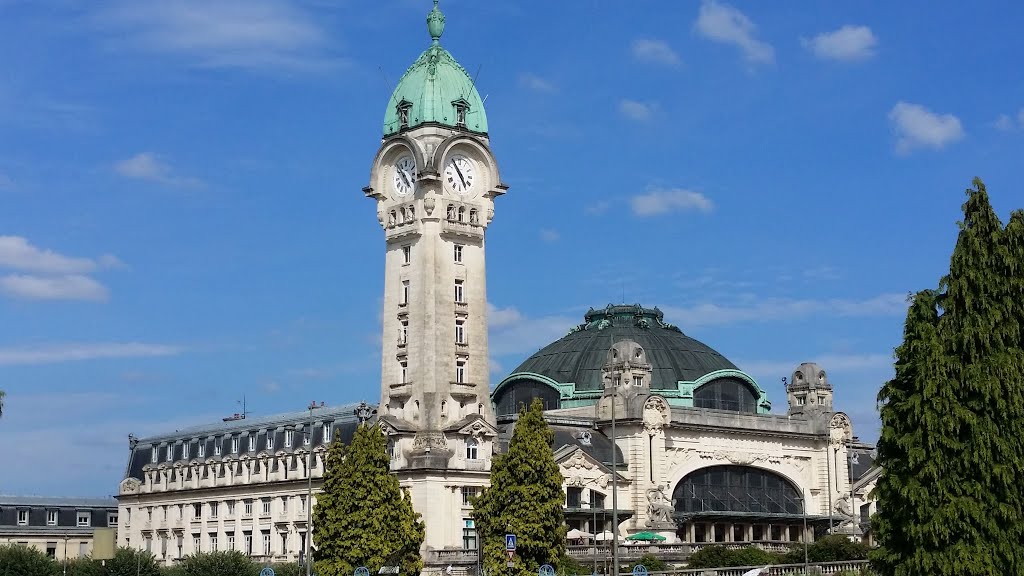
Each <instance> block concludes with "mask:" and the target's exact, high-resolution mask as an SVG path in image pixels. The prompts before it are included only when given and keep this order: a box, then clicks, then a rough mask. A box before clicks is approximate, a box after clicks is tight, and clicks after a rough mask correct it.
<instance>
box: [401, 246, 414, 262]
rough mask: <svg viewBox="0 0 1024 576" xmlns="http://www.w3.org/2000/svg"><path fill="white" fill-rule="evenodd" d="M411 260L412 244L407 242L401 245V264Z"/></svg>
mask: <svg viewBox="0 0 1024 576" xmlns="http://www.w3.org/2000/svg"><path fill="white" fill-rule="evenodd" d="M410 262H412V246H409V245H408V244H407V245H405V246H402V264H408V263H410Z"/></svg>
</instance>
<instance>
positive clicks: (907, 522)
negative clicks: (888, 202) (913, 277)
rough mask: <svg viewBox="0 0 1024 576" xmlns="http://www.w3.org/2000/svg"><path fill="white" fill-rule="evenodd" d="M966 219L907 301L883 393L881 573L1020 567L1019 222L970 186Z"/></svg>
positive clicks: (1023, 434) (960, 575)
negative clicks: (935, 278)
mask: <svg viewBox="0 0 1024 576" xmlns="http://www.w3.org/2000/svg"><path fill="white" fill-rule="evenodd" d="M963 212H964V219H963V221H962V222H961V223H960V234H959V237H958V238H957V243H956V246H955V248H954V250H953V254H952V256H951V258H950V269H949V274H948V275H946V276H945V277H943V278H942V280H941V282H940V286H939V291H938V292H937V293H934V292H930V291H929V292H924V293H920V294H918V296H917V297H916V298H915V301H914V304H913V305H912V306H911V307H910V310H909V312H908V315H907V323H906V329H905V334H904V343H903V345H902V346H900V347H899V348H898V349H897V362H896V376H895V378H894V379H893V380H892V381H891V382H888V383H887V384H886V385H885V386H884V387H883V389H882V391H881V393H880V394H879V400H880V402H881V403H882V407H881V415H882V433H881V437H880V438H879V443H878V455H879V462H878V463H879V465H881V466H882V467H883V468H884V473H883V475H882V477H881V478H880V480H879V483H878V488H877V495H878V506H879V513H878V514H877V516H876V521H877V536H878V541H879V548H878V550H877V551H876V552H875V554H874V555H873V559H874V560H875V563H876V566H877V567H878V568H879V570H880V572H881V574H883V575H885V576H889V575H896V576H916V575H919V574H928V575H930V576H931V575H935V576H945V575H950V576H953V575H957V576H974V575H978V576H981V575H986V576H989V575H990V576H996V575H1003V574H1020V573H1022V572H1021V570H1022V569H1024V547H1022V546H1021V545H1020V538H1021V536H1022V535H1024V490H1022V489H1021V484H1020V480H1021V478H1024V449H1022V448H1024V350H1022V348H1021V337H1020V334H1021V331H1020V327H1021V325H1024V317H1022V316H1021V310H1020V304H1019V301H1016V302H1015V298H1014V294H1015V291H1016V290H1019V286H1020V284H1019V278H1017V277H1015V272H1014V270H1019V269H1020V267H1021V265H1022V264H1024V260H1022V259H1021V251H1020V250H1019V239H1020V232H1019V231H1017V227H1018V226H1019V224H1020V222H1017V221H1019V220H1020V217H1015V221H1014V222H1013V226H1012V227H1011V229H1008V230H1004V229H1003V228H1002V225H1001V223H1000V222H999V218H998V217H997V216H996V214H995V212H994V210H993V209H992V206H991V204H990V202H989V198H988V194H987V192H986V190H985V186H984V184H983V183H982V182H981V181H980V180H978V179H975V181H974V188H972V189H968V190H967V201H966V202H965V203H964V206H963ZM1018 296H1019V295H1018Z"/></svg>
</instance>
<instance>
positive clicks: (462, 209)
mask: <svg viewBox="0 0 1024 576" xmlns="http://www.w3.org/2000/svg"><path fill="white" fill-rule="evenodd" d="M465 221H466V207H465V206H459V222H465Z"/></svg>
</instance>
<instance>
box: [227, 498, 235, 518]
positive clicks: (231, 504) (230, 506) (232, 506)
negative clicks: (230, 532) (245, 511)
mask: <svg viewBox="0 0 1024 576" xmlns="http://www.w3.org/2000/svg"><path fill="white" fill-rule="evenodd" d="M234 515H235V503H234V501H228V518H231V517H232V516H234Z"/></svg>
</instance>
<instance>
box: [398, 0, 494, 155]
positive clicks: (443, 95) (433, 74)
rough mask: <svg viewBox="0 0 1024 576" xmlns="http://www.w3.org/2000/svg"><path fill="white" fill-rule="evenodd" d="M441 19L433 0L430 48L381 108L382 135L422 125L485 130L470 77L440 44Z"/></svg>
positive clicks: (480, 103) (481, 108)
mask: <svg viewBox="0 0 1024 576" xmlns="http://www.w3.org/2000/svg"><path fill="white" fill-rule="evenodd" d="M444 22H445V17H444V14H443V13H442V12H441V10H440V8H438V5H437V0H434V7H433V8H432V9H431V10H430V12H429V13H428V14H427V32H429V33H430V39H431V43H430V47H429V48H427V49H426V50H425V51H424V52H423V53H422V54H420V56H419V58H417V59H416V61H415V62H413V63H412V65H411V66H409V69H408V70H406V71H405V74H403V75H402V77H401V78H400V79H399V80H398V85H397V86H396V87H395V90H394V92H392V94H391V99H390V100H388V105H387V109H386V110H385V111H384V136H391V135H392V134H397V133H399V132H401V131H402V130H407V129H410V128H414V127H416V126H420V125H423V124H439V125H441V126H446V127H449V128H455V129H460V130H466V131H469V132H475V133H479V134H486V133H487V114H486V113H485V112H484V103H483V101H482V100H481V99H480V94H479V93H478V92H477V90H476V86H474V83H473V79H472V78H470V76H469V73H467V72H466V70H465V69H464V68H463V67H462V66H461V65H459V63H458V62H457V61H456V60H455V58H453V57H452V55H451V54H450V53H448V51H447V50H445V49H444V48H442V47H441V35H442V34H443V33H444Z"/></svg>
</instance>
